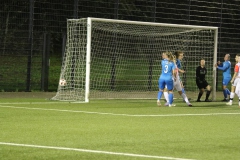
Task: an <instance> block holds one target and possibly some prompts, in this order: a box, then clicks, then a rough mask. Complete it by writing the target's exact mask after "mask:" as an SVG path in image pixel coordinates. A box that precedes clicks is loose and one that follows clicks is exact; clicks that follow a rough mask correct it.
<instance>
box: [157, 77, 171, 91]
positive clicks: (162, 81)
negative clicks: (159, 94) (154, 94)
mask: <svg viewBox="0 0 240 160" xmlns="http://www.w3.org/2000/svg"><path fill="white" fill-rule="evenodd" d="M166 85H167V89H168V90H173V80H172V79H171V80H165V79H159V80H158V86H159V88H160V89H161V90H163V89H164V88H165V86H166Z"/></svg>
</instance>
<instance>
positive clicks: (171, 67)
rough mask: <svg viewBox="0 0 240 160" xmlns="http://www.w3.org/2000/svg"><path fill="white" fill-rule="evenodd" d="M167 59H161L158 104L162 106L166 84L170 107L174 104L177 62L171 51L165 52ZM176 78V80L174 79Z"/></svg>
mask: <svg viewBox="0 0 240 160" xmlns="http://www.w3.org/2000/svg"><path fill="white" fill-rule="evenodd" d="M164 54H165V59H163V60H162V61H161V66H162V73H161V75H160V77H159V80H158V85H159V92H158V96H157V105H158V106H160V105H161V102H160V99H161V97H162V94H163V90H164V88H165V86H167V88H168V98H169V107H171V106H173V105H172V103H173V81H174V80H176V72H175V64H174V62H173V59H174V57H173V55H172V53H171V52H165V53H164ZM173 79H174V80H173Z"/></svg>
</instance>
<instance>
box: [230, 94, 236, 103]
mask: <svg viewBox="0 0 240 160" xmlns="http://www.w3.org/2000/svg"><path fill="white" fill-rule="evenodd" d="M234 95H235V93H233V92H231V93H230V98H232V99H233V98H234ZM232 101H233V100H231V99H230V101H229V102H230V103H232Z"/></svg>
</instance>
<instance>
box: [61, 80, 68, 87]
mask: <svg viewBox="0 0 240 160" xmlns="http://www.w3.org/2000/svg"><path fill="white" fill-rule="evenodd" d="M66 84H67V81H66V80H65V79H60V81H59V85H60V86H66Z"/></svg>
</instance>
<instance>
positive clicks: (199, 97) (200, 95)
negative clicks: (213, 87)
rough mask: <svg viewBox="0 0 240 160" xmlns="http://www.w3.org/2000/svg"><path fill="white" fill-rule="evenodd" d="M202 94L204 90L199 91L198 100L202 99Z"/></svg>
mask: <svg viewBox="0 0 240 160" xmlns="http://www.w3.org/2000/svg"><path fill="white" fill-rule="evenodd" d="M202 95H203V93H202V92H199V93H198V100H200V99H201V97H202Z"/></svg>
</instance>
